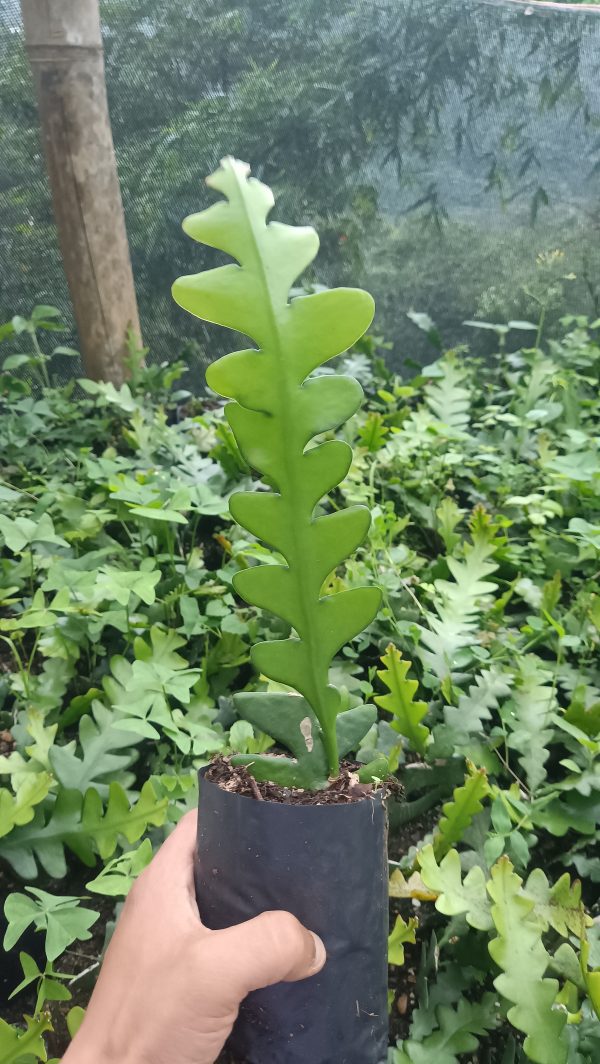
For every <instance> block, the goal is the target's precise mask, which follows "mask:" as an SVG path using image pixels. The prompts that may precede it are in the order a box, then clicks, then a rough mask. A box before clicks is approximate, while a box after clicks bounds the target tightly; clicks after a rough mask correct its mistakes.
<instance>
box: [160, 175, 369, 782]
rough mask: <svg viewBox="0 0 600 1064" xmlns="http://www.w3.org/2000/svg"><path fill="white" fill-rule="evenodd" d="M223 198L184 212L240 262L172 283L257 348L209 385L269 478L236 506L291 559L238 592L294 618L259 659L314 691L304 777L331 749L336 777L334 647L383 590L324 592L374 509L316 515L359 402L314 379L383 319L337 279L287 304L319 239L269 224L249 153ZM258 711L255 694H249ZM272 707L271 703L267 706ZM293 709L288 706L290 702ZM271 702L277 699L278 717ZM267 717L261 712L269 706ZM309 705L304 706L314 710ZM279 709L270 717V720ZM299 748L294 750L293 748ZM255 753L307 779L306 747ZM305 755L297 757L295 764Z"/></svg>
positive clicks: (344, 459)
mask: <svg viewBox="0 0 600 1064" xmlns="http://www.w3.org/2000/svg"><path fill="white" fill-rule="evenodd" d="M207 183H208V185H209V186H210V187H211V188H213V189H215V190H216V191H218V192H220V193H222V194H223V196H224V197H225V198H224V199H221V200H220V201H219V202H217V203H215V204H213V205H212V206H211V207H209V208H208V209H207V210H205V211H202V212H201V213H200V214H195V215H193V216H192V217H190V218H188V219H186V221H185V222H184V226H183V227H184V230H185V232H186V233H188V234H189V235H190V236H191V237H193V239H194V240H197V241H199V242H201V243H204V244H208V245H209V247H214V248H218V249H219V250H221V251H224V252H226V253H227V254H229V255H231V256H232V258H233V259H234V260H235V263H234V264H229V265H226V266H220V267H218V268H217V269H214V270H209V271H207V272H205V273H201V274H197V275H195V276H190V277H181V278H179V280H178V281H176V282H175V284H174V285H173V297H174V299H175V301H176V302H177V303H178V304H179V305H180V306H182V307H184V308H185V309H186V310H188V311H190V312H191V313H192V314H194V315H196V317H198V318H201V319H203V320H205V321H209V322H214V323H216V324H219V325H222V326H225V327H226V328H230V329H235V330H236V331H237V332H240V333H244V334H245V335H247V336H249V337H251V338H252V340H253V341H254V342H255V344H256V345H257V346H256V349H254V350H253V349H247V350H243V351H234V352H233V353H231V354H229V355H225V356H224V357H223V358H221V359H219V360H218V361H217V362H216V363H214V364H213V365H212V366H210V368H209V370H208V372H207V381H208V384H209V386H210V387H211V388H213V389H214V391H216V392H218V393H219V394H221V395H223V396H225V397H226V398H228V399H230V400H232V402H230V403H229V404H228V405H227V407H226V416H227V419H228V422H229V425H230V427H231V429H232V431H233V434H234V436H235V440H236V443H237V445H238V447H239V450H240V452H241V454H242V456H243V458H244V459H245V461H246V462H247V463H248V464H249V465H250V466H252V467H253V468H254V469H256V470H257V471H258V472H259V473H260V474H261V476H262V477H263V478H264V480H265V481H266V482H267V484H268V485H269V487H270V488H272V491H271V492H270V493H268V494H267V493H262V492H261V493H257V494H254V493H251V492H250V493H249V492H241V493H238V494H236V495H234V496H233V497H232V499H231V504H230V505H231V514H232V516H233V517H234V519H235V520H236V521H238V522H239V524H241V525H243V526H244V527H245V528H246V529H248V531H249V532H251V533H252V534H253V535H255V536H257V537H259V538H260V539H261V540H263V541H264V542H265V543H267V544H269V545H270V546H271V547H273V548H275V549H276V550H277V551H278V552H279V553H280V555H281V556H282V557H283V559H284V563H283V564H276V565H259V566H255V567H252V568H249V569H245V570H244V571H242V572H240V573H238V574H237V575H236V577H235V580H234V586H235V590H236V592H237V593H238V594H239V595H240V596H241V597H242V598H244V599H245V600H246V601H247V602H250V603H251V604H253V605H255V606H258V607H260V608H261V609H265V610H269V611H270V612H271V613H274V614H275V615H276V616H277V617H280V618H281V619H282V620H284V621H286V622H287V623H288V624H289V625H290V627H291V629H292V636H291V638H290V639H287V640H275V641H273V642H264V643H259V644H258V645H257V646H255V647H254V648H253V652H252V660H253V662H254V665H255V666H256V668H257V669H258V670H259V671H260V672H262V673H264V674H265V675H266V676H268V677H270V678H271V679H272V680H276V681H278V682H280V683H285V684H287V685H288V686H290V687H292V688H295V690H296V691H297V692H298V693H299V694H300V695H301V696H302V697H303V698H304V699H305V700H306V702H307V703H308V706H309V707H310V710H311V713H312V716H313V717H314V721H315V736H317V734H320V738H321V743H322V746H319V743H318V742H317V741H316V738H315V740H314V744H313V749H312V751H310V752H307V751H305V752H304V754H303V757H302V761H303V762H305V761H306V757H307V756H309V757H310V756H312V757H313V760H314V768H313V769H308V770H307V771H308V774H309V775H310V774H311V773H312V776H313V777H314V778H315V779H316V778H318V777H320V774H321V772H322V766H321V763H320V759H321V750H322V749H324V750H325V757H326V768H327V771H328V773H329V774H330V775H336V774H337V773H338V772H339V757H340V754H339V750H338V733H337V726H336V721H337V717H338V714H340V713H341V712H342V710H343V709H344V705H343V702H342V699H341V696H340V692H338V691H337V690H336V689H335V688H334V687H333V686H331V685H330V684H329V668H330V665H331V662H332V659H333V657H334V655H335V654H336V653H337V652H338V651H339V650H340V649H341V647H342V646H343V645H344V643H346V642H347V641H348V640H350V639H353V638H354V637H355V636H356V635H358V633H359V632H360V631H362V629H363V628H364V627H365V626H366V625H368V624H370V622H371V621H372V620H373V618H374V617H375V614H376V612H377V609H378V607H379V603H380V592H379V590H378V589H376V588H372V587H370V588H365V587H361V588H352V589H350V590H347V591H342V592H339V593H337V594H333V595H322V593H321V592H322V588H323V583H324V581H325V580H326V578H327V577H328V576H329V574H330V573H331V572H332V571H333V570H334V569H335V568H336V567H337V566H338V565H339V564H340V562H342V561H343V559H344V558H345V557H346V556H347V555H348V554H349V553H350V552H351V551H353V550H355V549H356V547H357V546H359V544H360V543H361V542H362V540H363V539H364V538H365V536H366V534H367V531H368V528H369V521H370V516H369V513H368V511H367V510H366V509H365V508H364V507H360V506H356V507H351V508H350V509H348V510H345V511H342V512H338V513H335V514H327V515H325V516H319V517H316V516H315V507H316V505H317V503H318V502H319V501H320V500H321V499H322V498H323V496H325V495H326V494H327V493H328V492H329V491H331V489H332V488H334V487H335V486H336V485H337V484H339V483H340V481H341V480H342V479H343V478H344V477H345V475H346V473H347V472H348V469H349V467H350V462H351V458H352V452H351V449H350V448H349V447H348V445H347V444H345V443H343V442H342V441H341V440H328V441H325V442H317V443H314V442H313V441H314V438H315V437H316V436H319V435H320V434H321V433H323V432H328V431H330V430H334V429H336V428H338V427H339V426H340V425H341V424H343V422H344V421H346V420H347V418H349V417H351V416H352V414H354V413H355V411H356V410H357V409H358V407H359V405H360V402H361V397H362V389H361V387H360V385H359V384H358V382H357V381H355V380H353V379H352V378H347V377H342V376H337V375H329V376H318V377H313V378H311V379H310V380H307V377H308V375H309V374H310V373H311V372H312V371H313V370H314V369H316V368H317V367H318V366H320V365H322V363H324V362H326V361H327V360H328V359H330V358H333V357H334V356H335V355H338V354H340V353H341V352H343V351H345V350H347V348H348V347H350V346H351V345H352V344H353V343H354V342H355V341H356V340H357V339H358V338H359V337H360V336H361V335H362V334H363V333H364V331H365V329H366V328H367V327H368V325H369V324H370V322H371V319H372V317H373V309H374V307H373V300H372V298H371V296H370V295H368V293H366V292H362V291H360V290H357V289H356V290H355V289H346V288H341V289H336V290H332V291H324V292H319V293H316V294H314V295H307V296H303V297H300V298H296V299H293V300H292V301H290V298H289V295H290V289H291V287H292V285H293V284H294V282H295V281H297V279H298V278H299V277H300V275H301V274H302V273H303V271H304V270H305V269H306V267H307V266H308V265H309V264H310V262H312V260H313V258H314V257H315V255H316V253H317V250H318V246H319V241H318V237H317V234H316V233H315V232H314V230H313V229H311V228H294V227H292V226H288V225H282V224H281V223H280V222H269V221H268V215H269V213H270V211H271V209H272V207H273V204H274V200H273V195H272V193H271V191H270V189H268V188H266V186H265V185H262V184H261V183H260V182H259V181H257V180H255V179H254V178H250V177H249V167H248V166H247V165H246V164H245V163H241V162H238V161H236V160H235V159H231V158H227V159H224V160H223V162H222V163H221V167H220V169H219V170H218V171H217V172H216V173H215V174H213V175H212V176H211V177H209V178H208V180H207ZM251 705H252V710H251V712H252V713H254V712H255V703H252V704H251V703H249V702H248V703H246V706H247V708H248V709H249V711H250V706H251ZM269 705H270V707H272V708H275V703H269ZM280 709H281V711H282V712H283V713H284V714H285V713H286V712H287V711H288V710H289V709H290V703H289V702H288V701H287V700H285V702H284V704H282V705H281V707H280ZM270 713H271V709H269V714H270ZM260 715H261V716H262V711H261V713H260ZM305 716H306V714H305ZM292 717H293V720H292V721H291V723H290V728H287V727H286V726H284V727H283V730H282V728H281V727H279V726H276V725H275V724H274V723H273V722H271V724H270V726H269V728H266V729H264V730H266V731H267V732H268V733H269V734H271V735H273V737H274V738H276V737H277V736H275V734H274V733H275V731H277V733H278V736H279V741H281V742H282V743H284V744H285V745H288V743H289V741H290V740H291V741H292V742H293V741H294V740H293V737H291V735H290V729H291V730H292V731H293V730H294V729H296V725H297V721H296V718H295V715H294V714H292ZM269 719H271V717H269ZM292 752H294V750H293V749H292ZM287 761H290V759H285V758H255V759H253V761H252V766H251V769H252V771H253V772H254V774H255V775H258V774H260V776H261V778H267V777H266V776H265V773H266V772H267V771H268V765H269V764H273V766H275V767H274V772H275V773H276V775H277V777H278V779H281V778H282V772H283V773H284V774H285V772H286V771H289V772H290V773H291V774H292V775H294V776H295V777H296V778H297V775H298V772H299V771H301V774H302V775H303V776H304V770H300V769H299V765H300V758H298V756H297V753H296V761H295V762H291V763H290V764H287V763H286V762H287ZM293 766H295V767H293Z"/></svg>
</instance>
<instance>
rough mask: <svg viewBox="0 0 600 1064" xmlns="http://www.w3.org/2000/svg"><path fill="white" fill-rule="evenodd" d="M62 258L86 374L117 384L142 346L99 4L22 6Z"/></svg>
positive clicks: (58, 1) (37, 1)
mask: <svg viewBox="0 0 600 1064" xmlns="http://www.w3.org/2000/svg"><path fill="white" fill-rule="evenodd" d="M21 9H22V13H23V25H24V28H25V43H26V47H27V53H28V56H29V59H30V62H31V67H32V70H33V75H34V80H35V85H36V91H37V98H38V105H39V111H40V120H41V127H42V140H43V144H44V151H45V155H46V162H47V166H48V175H49V178H50V187H51V191H52V202H53V205H54V215H55V218H56V225H57V228H58V237H59V242H60V249H61V252H62V257H63V262H64V267H65V273H66V276H67V281H68V284H69V290H70V292H71V299H72V301H73V309H74V312H75V320H76V322H77V328H78V331H79V342H80V348H81V354H82V358H83V364H84V367H85V372H86V373H87V374H88V376H89V377H92V378H94V379H95V380H110V381H112V382H113V383H115V384H120V383H121V382H122V380H123V378H124V376H125V375H126V374H125V366H124V364H123V356H124V354H125V350H126V348H125V342H124V341H125V334H126V331H127V329H128V327H129V326H131V327H132V328H133V330H134V333H135V334H136V335H137V337H138V338H139V339H140V343H141V335H140V323H139V317H138V309H137V301H136V296H135V289H134V285H133V275H132V271H131V259H130V255H129V244H128V242H127V233H126V230H125V218H124V215H123V204H122V200H121V190H120V187H119V178H118V175H117V165H116V160H115V152H114V145H113V139H112V131H111V127H110V119H109V115H108V103H107V99H106V85H105V80H104V56H103V50H102V37H101V33H100V11H99V0H21Z"/></svg>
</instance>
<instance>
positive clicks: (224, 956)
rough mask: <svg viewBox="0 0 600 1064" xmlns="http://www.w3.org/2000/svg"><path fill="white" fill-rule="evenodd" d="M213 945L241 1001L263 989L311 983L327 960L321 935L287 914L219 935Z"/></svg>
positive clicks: (250, 922) (265, 917)
mask: <svg viewBox="0 0 600 1064" xmlns="http://www.w3.org/2000/svg"><path fill="white" fill-rule="evenodd" d="M210 945H211V947H212V949H213V950H214V953H215V956H216V958H218V961H217V963H218V965H219V968H220V969H221V970H222V971H224V972H227V973H228V979H229V980H230V985H231V983H233V985H234V987H235V989H236V991H237V993H238V996H239V1000H240V1001H241V1000H242V998H244V997H245V996H246V994H248V993H249V992H250V991H251V990H258V988H259V987H264V986H271V985H272V984H273V983H280V982H295V981H296V980H299V979H308V978H309V976H311V975H316V974H317V972H320V971H321V968H322V967H323V965H324V964H325V961H326V959H327V957H326V952H325V946H324V945H323V942H322V941H321V939H320V938H319V937H318V935H315V934H313V932H312V931H308V930H307V929H306V928H305V927H304V926H303V925H302V924H301V923H300V921H299V920H297V919H296V917H295V916H292V914H291V913H286V912H266V913H262V914H261V915H260V916H256V917H255V918H254V919H253V920H248V921H246V923H243V924H238V925H237V926H235V927H228V928H225V930H223V931H215V932H213V933H212V934H211V935H210Z"/></svg>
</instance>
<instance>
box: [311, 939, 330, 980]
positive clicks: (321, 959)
mask: <svg viewBox="0 0 600 1064" xmlns="http://www.w3.org/2000/svg"><path fill="white" fill-rule="evenodd" d="M310 934H311V935H312V939H313V943H314V947H315V953H314V957H313V962H312V964H311V966H310V974H311V975H316V974H317V972H320V971H321V968H322V967H323V965H324V964H325V961H326V960H327V950H326V949H325V946H324V944H323V941H322V939H320V938H319V936H318V935H315V933H314V931H311V932H310Z"/></svg>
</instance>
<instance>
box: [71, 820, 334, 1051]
mask: <svg viewBox="0 0 600 1064" xmlns="http://www.w3.org/2000/svg"><path fill="white" fill-rule="evenodd" d="M196 825H197V813H188V814H187V816H185V817H184V818H183V820H182V821H181V822H180V824H179V825H178V826H177V828H176V829H175V831H174V832H173V834H172V835H171V836H170V837H169V838H168V839H167V841H166V842H165V843H164V845H163V846H162V847H161V849H160V850H159V852H158V854H157V855H156V857H155V858H154V860H153V861H152V863H151V864H150V865H149V866H148V868H147V869H146V870H145V871H144V872H143V873H142V875H141V876H140V878H139V879H138V880H137V882H136V883H135V884H134V886H133V888H132V890H131V892H130V894H129V897H128V898H127V901H126V902H125V905H124V907H123V911H122V913H121V916H120V918H119V921H118V923H117V927H116V930H115V933H114V935H113V937H112V940H111V942H110V945H109V947H108V950H107V952H106V957H105V959H104V963H103V965H102V969H101V972H100V976H99V979H98V982H97V984H96V987H95V990H94V992H93V994H92V998H91V1001H90V1004H89V1006H88V1009H87V1012H86V1015H85V1019H84V1021H83V1024H82V1025H81V1027H80V1029H79V1031H78V1033H77V1034H76V1036H75V1038H74V1040H73V1042H72V1043H71V1045H70V1047H69V1049H68V1050H67V1053H66V1055H65V1056H64V1057H63V1064H115V1062H117V1061H118V1062H119V1064H214V1061H215V1060H216V1058H217V1057H218V1055H219V1053H220V1052H221V1049H222V1048H223V1046H224V1044H225V1041H226V1040H227V1038H228V1036H229V1033H230V1031H231V1028H232V1026H233V1024H234V1021H235V1019H236V1016H237V1013H238V1009H239V1006H240V1003H241V1002H242V1000H243V999H244V998H245V996H246V994H248V993H249V992H250V991H251V990H257V989H258V988H259V987H264V986H270V985H271V984H273V983H279V982H282V981H285V982H293V981H296V980H299V979H306V978H308V977H309V976H311V975H316V974H317V972H319V971H320V970H321V968H322V967H323V965H324V963H325V947H324V945H323V943H322V941H321V939H320V938H318V937H317V936H316V935H314V934H313V933H312V932H311V931H307V930H306V928H304V927H303V926H302V924H300V923H299V922H298V920H296V918H295V917H294V916H292V915H291V914H290V913H286V912H267V913H263V914H262V915H261V916H257V917H256V918H255V919H253V920H248V921H247V922H246V923H243V924H239V925H237V926H235V927H229V928H226V929H225V930H223V931H210V930H208V928H206V927H204V926H203V925H202V923H201V922H200V916H199V913H198V906H197V904H196V896H195V892H194V875H193V858H194V846H195V841H196Z"/></svg>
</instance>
